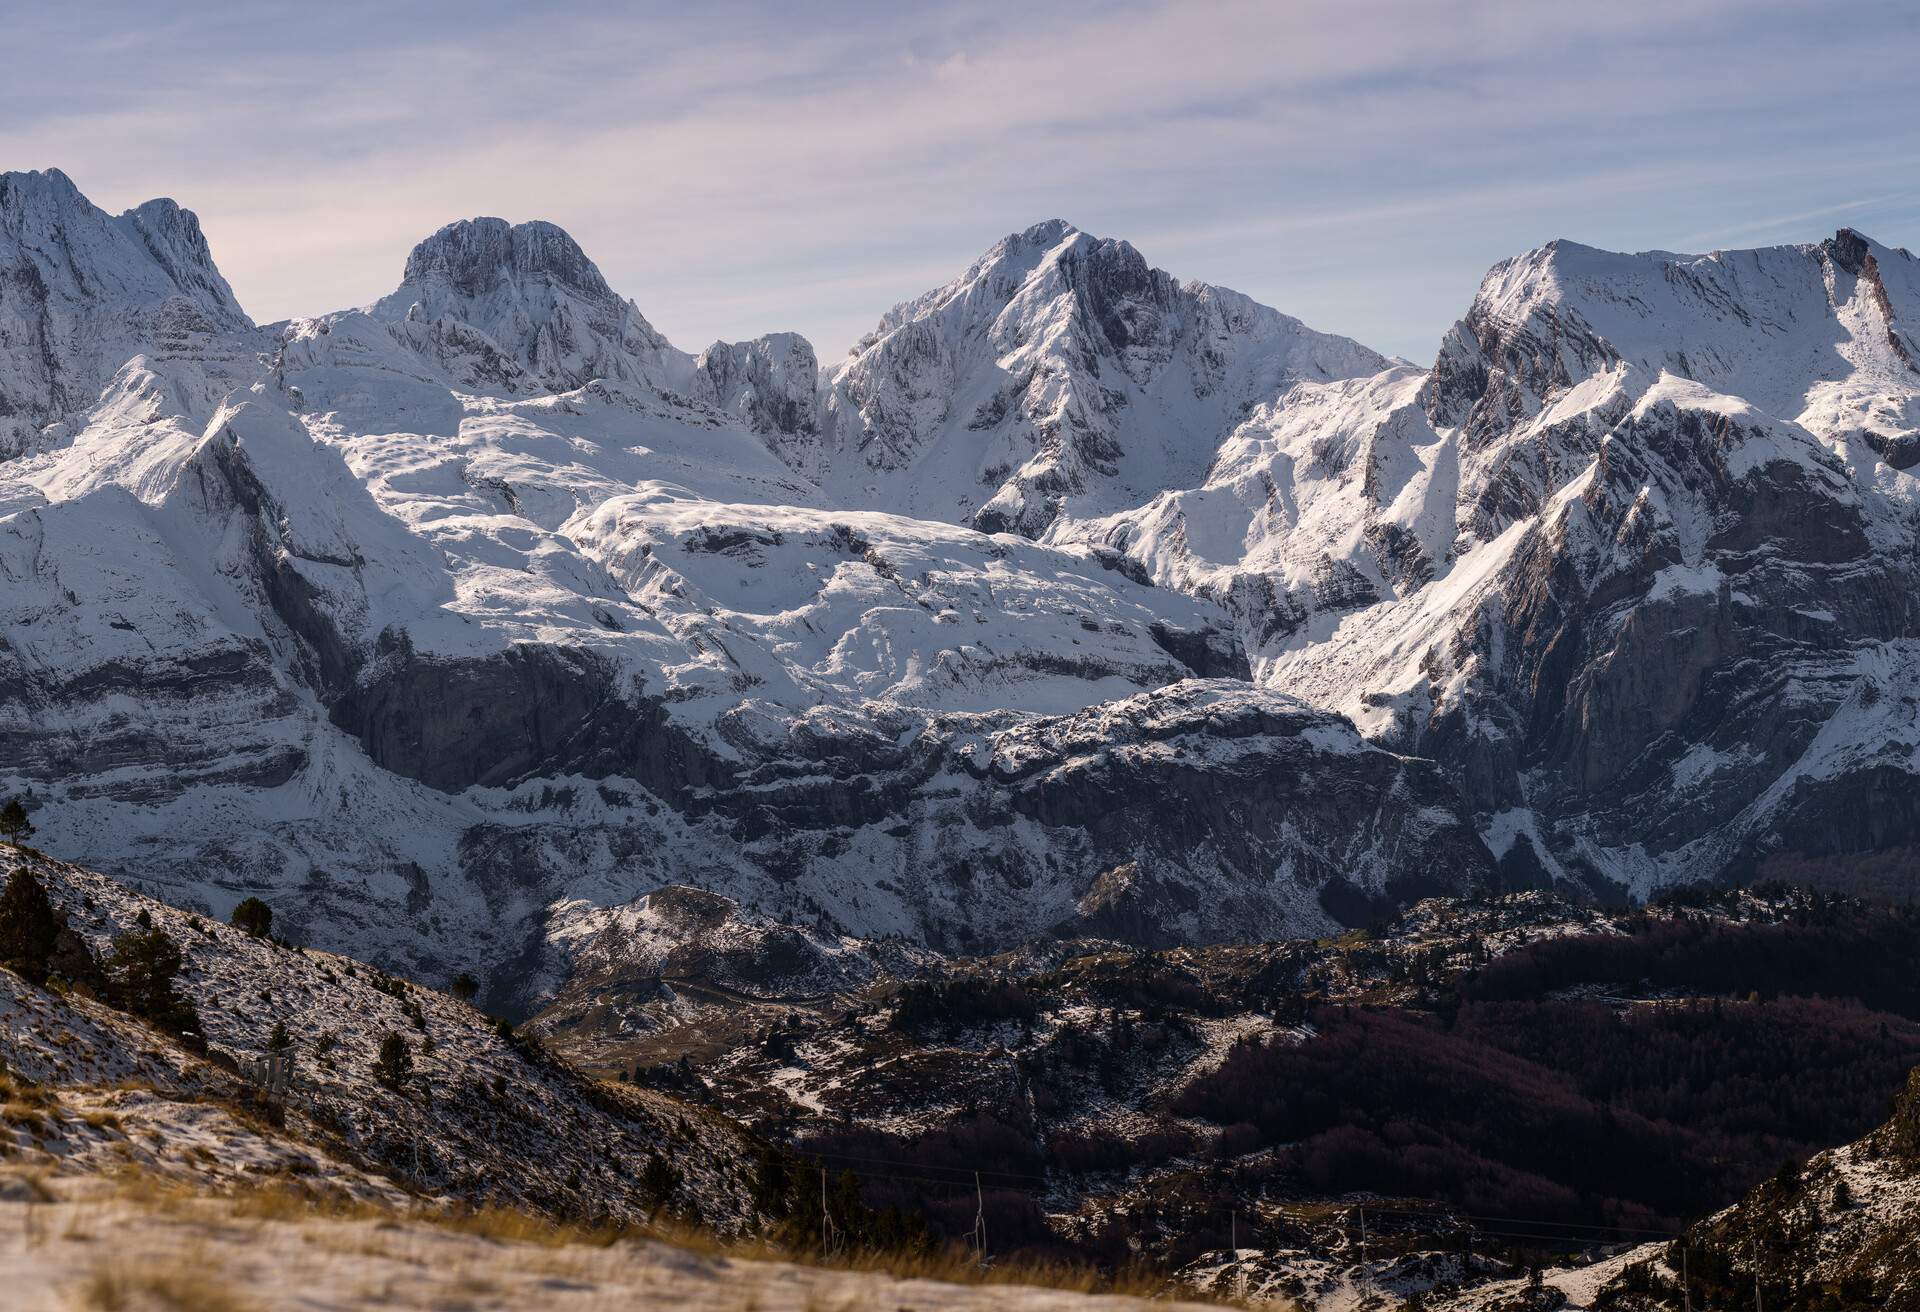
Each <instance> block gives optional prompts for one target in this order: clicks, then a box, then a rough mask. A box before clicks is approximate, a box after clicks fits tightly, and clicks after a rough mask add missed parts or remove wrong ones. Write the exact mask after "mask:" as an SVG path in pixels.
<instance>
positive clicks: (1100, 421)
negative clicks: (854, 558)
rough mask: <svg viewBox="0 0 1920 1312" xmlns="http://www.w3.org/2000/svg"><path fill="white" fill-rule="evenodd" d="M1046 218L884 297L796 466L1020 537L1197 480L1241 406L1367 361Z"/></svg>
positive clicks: (1360, 370)
mask: <svg viewBox="0 0 1920 1312" xmlns="http://www.w3.org/2000/svg"><path fill="white" fill-rule="evenodd" d="M1386 364H1387V361H1386V360H1385V359H1384V357H1382V356H1380V355H1378V354H1377V353H1375V352H1373V351H1370V350H1368V349H1367V348H1366V347H1363V346H1361V345H1359V344H1358V343H1356V342H1352V341H1349V340H1347V339H1345V338H1340V337H1331V336H1328V335H1326V334H1322V333H1316V332H1313V331H1312V330H1311V329H1308V328H1307V327H1306V326H1305V325H1303V324H1301V323H1300V322H1299V321H1298V320H1297V319H1293V318H1290V317H1288V316H1287V315H1284V314H1281V313H1279V312H1278V311H1276V310H1272V309H1269V308H1267V307H1266V306H1263V305H1260V304H1258V303H1257V302H1255V301H1253V300H1252V299H1251V298H1249V297H1246V296H1243V295H1241V294H1240V293H1238V292H1232V291H1228V290H1226V289H1224V288H1218V287H1212V286H1209V285H1207V284H1205V283H1198V282H1189V283H1184V284H1183V283H1181V282H1179V281H1178V280H1176V279H1175V278H1174V277H1173V276H1172V275H1171V274H1168V273H1166V272H1164V271H1162V270H1159V269H1155V268H1153V267H1152V266H1151V265H1149V264H1148V263H1147V261H1146V259H1145V257H1143V256H1142V255H1141V254H1140V252H1139V251H1138V250H1136V249H1135V248H1134V247H1133V246H1132V245H1131V244H1129V243H1127V242H1124V241H1115V240H1110V239H1105V238H1099V237H1094V236H1092V235H1090V234H1088V233H1085V232H1083V231H1081V230H1080V229H1078V228H1076V227H1074V226H1073V225H1072V224H1070V223H1067V222H1065V221H1064V220H1059V219H1054V220H1049V221H1047V222H1043V223H1038V224H1035V225H1033V226H1032V227H1030V228H1027V229H1026V230H1024V231H1022V232H1018V233H1014V234H1011V235H1009V236H1007V237H1005V238H1002V239H1001V240H1000V241H998V242H996V243H994V245H993V246H992V247H991V248H990V249H989V250H987V251H986V253H985V254H983V255H982V256H981V257H980V258H979V259H978V260H976V261H974V263H973V264H972V265H971V266H969V268H968V269H967V271H966V272H965V273H964V274H962V275H961V276H960V277H959V278H957V279H955V280H954V281H952V282H950V283H947V284H946V285H945V286H942V287H937V288H935V289H933V290H932V291H929V292H927V293H926V294H924V295H922V296H919V297H916V298H915V299H913V300H910V301H906V302H903V303H902V304H900V305H897V306H895V307H894V308H893V309H892V310H890V311H888V312H887V313H886V314H885V315H884V316H882V318H881V320H880V322H879V324H878V326H877V327H876V328H875V329H874V331H873V332H872V333H870V334H868V335H867V336H866V337H864V338H863V339H861V341H860V342H859V343H858V344H857V345H856V346H855V347H854V349H853V352H852V354H851V355H850V356H849V357H848V358H847V359H846V360H845V361H843V362H842V363H841V364H840V365H839V366H838V367H837V368H836V369H835V370H834V371H833V373H832V375H831V376H830V378H829V379H828V384H827V391H826V397H825V401H824V413H823V418H822V430H823V435H824V436H823V441H822V443H821V446H820V448H819V450H818V451H817V453H815V457H814V460H813V462H812V464H811V466H810V467H809V469H808V472H809V473H811V474H812V475H813V476H815V477H817V478H819V479H821V480H822V481H823V482H825V483H826V484H827V485H828V486H830V487H833V488H836V489H845V490H846V492H845V494H846V495H860V494H862V493H868V494H877V495H880V496H883V497H885V498H886V499H887V500H888V502H889V503H890V504H900V503H902V502H904V503H905V504H907V505H910V506H912V507H913V508H914V511H915V513H918V514H924V515H929V516H933V517H937V518H942V519H954V520H959V521H961V522H964V523H971V524H973V525H974V526H976V527H979V528H983V529H988V530H994V531H999V530H1007V531H1012V532H1018V533H1021V534H1024V535H1027V536H1039V535H1041V534H1042V533H1044V532H1045V531H1047V529H1048V527H1049V526H1050V525H1052V524H1054V523H1055V522H1056V521H1058V520H1059V519H1061V518H1062V517H1063V516H1072V515H1075V514H1088V513H1101V512H1103V511H1106V510H1112V509H1118V508H1120V507H1122V506H1125V505H1133V504H1138V503H1139V502H1140V501H1142V500H1144V499H1145V498H1147V497H1149V496H1151V495H1153V493H1155V492H1156V491H1159V490H1162V489H1164V488H1167V487H1173V486H1183V485H1187V484H1190V483H1192V482H1193V481H1196V480H1197V479H1198V478H1199V477H1200V476H1201V475H1202V474H1203V473H1204V471H1205V470H1206V468H1207V466H1208V465H1209V464H1210V463H1211V462H1212V460H1213V457H1214V454H1215V451H1216V450H1217V448H1218V446H1219V443H1220V440H1221V439H1222V438H1223V437H1224V436H1225V435H1226V433H1227V432H1228V431H1229V430H1230V429H1231V428H1232V426H1233V424H1234V423H1236V422H1238V420H1239V419H1240V418H1241V417H1242V416H1243V415H1244V414H1245V413H1246V412H1247V411H1248V410H1249V409H1250V408H1251V407H1252V406H1253V405H1255V404H1257V403H1258V402H1260V401H1263V400H1268V399H1271V398H1272V397H1274V396H1277V395H1278V394H1279V393H1280V392H1282V391H1284V390H1285V389H1286V388H1287V387H1289V386H1291V385H1292V384H1293V383H1295V382H1297V381H1300V380H1302V379H1310V378H1321V379H1324V378H1346V377H1352V376H1354V375H1357V374H1367V373H1372V372H1374V371H1376V370H1378V369H1381V368H1384V367H1385V366H1386Z"/></svg>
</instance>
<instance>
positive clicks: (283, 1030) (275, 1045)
mask: <svg viewBox="0 0 1920 1312" xmlns="http://www.w3.org/2000/svg"><path fill="white" fill-rule="evenodd" d="M292 1046H293V1037H292V1036H291V1035H289V1034H288V1033H287V1023H286V1022H285V1021H283V1020H277V1021H275V1022H274V1023H273V1033H272V1034H269V1035H268V1036H267V1051H268V1052H285V1051H286V1050H287V1049H288V1048H291V1047H292Z"/></svg>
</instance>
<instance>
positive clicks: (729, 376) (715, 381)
mask: <svg viewBox="0 0 1920 1312" xmlns="http://www.w3.org/2000/svg"><path fill="white" fill-rule="evenodd" d="M694 368H695V369H696V370H697V371H698V376H699V381H700V386H699V388H698V389H697V390H698V392H699V395H700V399H701V400H704V401H707V402H709V403H710V404H712V405H713V406H714V407H715V408H716V409H719V410H720V411H722V412H724V413H725V414H727V415H729V416H731V417H732V418H734V419H737V420H739V421H741V422H742V423H744V424H745V425H746V426H747V427H748V428H750V429H752V430H753V431H754V432H756V433H760V434H763V435H767V436H770V437H771V436H786V437H795V438H803V437H811V436H813V435H814V434H815V433H817V432H818V430H819V427H820V414H819V393H818V388H819V377H820V362H819V360H818V359H816V358H815V356H814V353H813V344H812V343H811V342H809V341H808V340H807V339H806V338H804V337H802V336H800V335H799V334H798V333H769V334H767V335H766V336H764V337H756V338H754V339H753V340H752V341H750V342H715V343H714V344H713V345H712V346H709V347H708V348H707V349H706V350H704V351H702V352H701V353H700V356H699V358H698V359H696V360H695V361H694Z"/></svg>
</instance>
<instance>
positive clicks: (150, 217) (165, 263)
mask: <svg viewBox="0 0 1920 1312" xmlns="http://www.w3.org/2000/svg"><path fill="white" fill-rule="evenodd" d="M0 287H4V288H6V291H5V293H4V294H0V457H5V456H7V455H10V454H14V453H16V452H18V451H20V450H23V449H25V448H26V447H28V446H29V445H31V444H33V443H34V441H35V440H36V438H37V435H38V434H39V433H40V431H41V430H42V429H44V428H45V427H46V426H48V425H49V424H52V423H54V422H56V421H57V420H59V419H61V418H63V417H65V416H67V415H70V414H72V413H75V412H76V411H78V410H80V409H82V408H84V407H85V406H87V405H89V404H91V403H92V402H93V401H94V400H95V399H96V398H97V397H98V396H99V394H100V390H101V388H102V387H103V386H105V385H106V383H107V381H108V380H109V379H110V378H112V376H113V375H114V373H115V371H117V370H118V369H119V368H120V366H121V365H122V364H124V363H125V362H126V361H127V360H128V359H129V358H131V357H133V356H135V355H140V354H145V353H153V352H156V351H162V350H163V351H165V352H166V353H168V354H171V355H175V356H179V355H181V354H183V353H185V354H196V353H198V354H204V353H205V348H206V343H207V340H208V338H210V337H211V336H213V335H216V334H222V333H240V332H246V331H249V330H251V328H252V326H253V325H252V322H251V321H250V320H249V319H248V318H247V316H246V314H245V312H244V311H242V310H241V308H240V305H239V302H237V301H236V300H235V299H234V296H233V290H232V288H230V287H228V286H227V282H226V279H225V278H223V277H221V276H220V271H219V269H217V268H216V267H215V266H214V263H213V256H212V254H211V252H210V251H209V250H208V249H207V242H206V238H205V236H204V235H203V234H202V233H201V231H200V222H199V220H198V219H197V218H195V217H194V215H193V214H192V212H191V211H189V210H183V209H181V208H180V207H179V206H178V205H176V204H175V203H174V202H173V201H170V200H153V201H148V202H147V203H146V204H144V205H142V206H140V207H138V208H137V209H133V210H129V211H127V212H126V213H125V214H122V215H120V216H118V217H117V218H116V217H114V216H111V215H109V214H107V213H106V212H105V211H103V210H101V209H100V208H99V207H98V206H96V205H94V204H93V203H92V202H91V201H89V200H88V199H87V198H86V197H85V196H83V195H82V194H81V193H80V190H79V189H78V188H77V187H75V186H74V185H73V182H72V180H71V179H70V178H68V177H67V176H66V174H64V173H62V172H60V171H59V170H58V169H48V170H46V171H45V172H28V173H6V174H0Z"/></svg>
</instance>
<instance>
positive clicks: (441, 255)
mask: <svg viewBox="0 0 1920 1312" xmlns="http://www.w3.org/2000/svg"><path fill="white" fill-rule="evenodd" d="M367 313H369V314H370V315H372V316H373V317H374V318H375V319H378V320H383V321H386V322H389V323H394V324H395V325H396V327H395V331H396V333H400V334H402V335H403V337H404V339H405V340H406V341H407V342H408V344H409V345H412V346H414V347H415V348H416V349H419V350H421V351H423V352H424V353H426V354H428V355H429V356H431V357H433V358H434V359H436V360H437V362H438V363H439V364H440V365H441V367H443V368H445V369H446V370H448V372H450V373H451V374H453V375H454V376H455V377H456V378H459V379H461V380H462V381H463V382H464V383H465V384H466V385H468V386H471V387H475V388H481V389H501V390H504V391H507V392H509V393H524V392H528V391H568V390H571V389H573V388H576V387H580V386H582V385H584V384H585V383H588V382H591V381H593V380H595V379H600V380H604V381H607V382H612V383H622V384H633V385H638V386H642V387H648V388H656V389H658V388H669V387H675V386H677V387H679V388H681V389H684V388H685V387H686V386H687V384H688V382H689V380H690V378H691V364H690V361H689V360H688V358H687V357H685V356H684V355H683V353H681V352H677V351H675V350H674V349H673V348H672V346H671V345H669V343H668V342H667V339H666V338H665V337H663V336H661V334H660V333H659V332H657V331H656V330H655V329H654V327H653V325H652V324H650V323H648V322H647V320H646V318H645V317H644V316H643V315H642V314H641V313H640V310H639V307H637V306H636V305H634V303H633V302H632V301H630V300H625V299H623V298H622V297H620V296H619V295H617V294H616V293H615V292H614V291H613V289H612V288H611V287H609V286H608V285H607V281H606V279H605V278H604V277H602V276H601V274H600V270H599V269H598V268H597V267H596V266H595V265H594V263H593V261H592V260H590V259H588V258H587V254H586V252H585V251H583V250H581V248H580V244H579V243H578V242H576V241H574V239H573V238H572V237H570V236H568V235H567V233H566V232H565V231H563V230H562V229H560V228H558V227H556V226H555V225H553V224H551V223H542V222H534V223H519V224H511V225H510V224H508V223H507V222H506V220H504V219H495V218H478V219H462V220H460V221H459V222H457V223H450V224H448V225H446V226H445V227H443V228H441V229H440V230H439V231H437V232H435V233H433V235H431V236H429V237H428V238H426V239H425V240H424V241H422V242H420V243H419V244H418V245H416V246H415V247H414V248H413V250H412V252H411V253H410V254H409V255H408V256H407V262H406V268H405V270H404V272H403V273H402V275H401V281H400V286H399V287H398V288H396V289H395V290H394V291H393V292H392V293H391V294H389V295H387V296H385V297H383V298H381V299H380V300H379V301H378V302H376V303H375V304H374V305H373V306H371V307H369V309H368V311H367Z"/></svg>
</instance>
